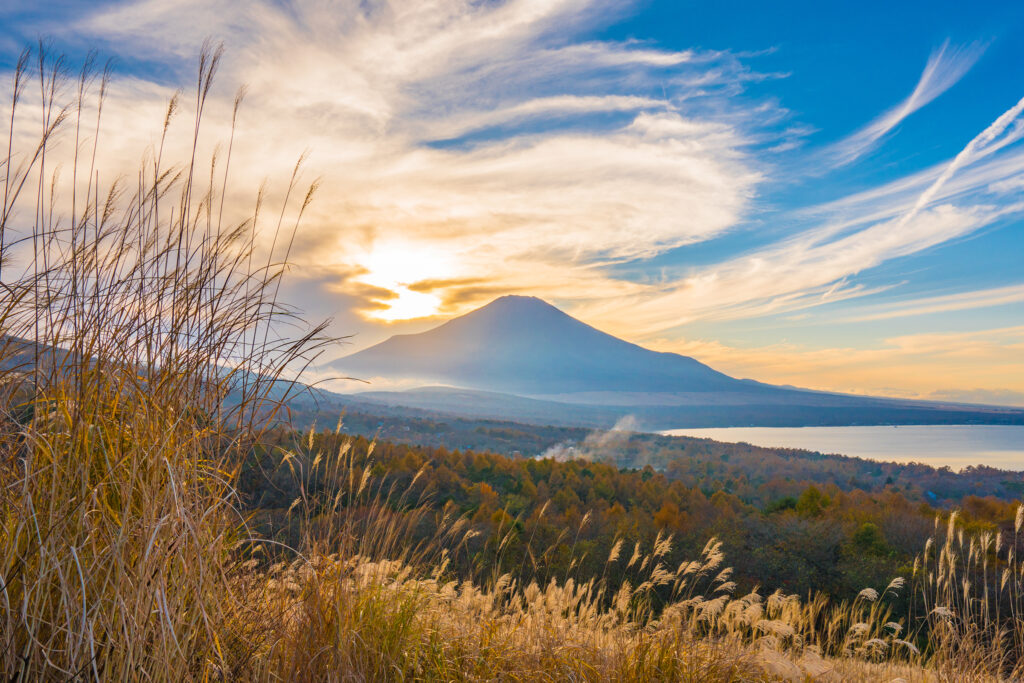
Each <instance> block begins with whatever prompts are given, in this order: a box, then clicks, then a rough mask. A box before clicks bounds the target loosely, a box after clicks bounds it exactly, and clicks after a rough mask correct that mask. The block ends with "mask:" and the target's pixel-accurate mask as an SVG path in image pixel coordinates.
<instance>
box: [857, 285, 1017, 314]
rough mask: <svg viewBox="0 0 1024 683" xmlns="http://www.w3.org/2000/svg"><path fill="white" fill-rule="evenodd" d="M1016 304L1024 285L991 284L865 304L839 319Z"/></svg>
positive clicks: (946, 311)
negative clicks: (954, 291)
mask: <svg viewBox="0 0 1024 683" xmlns="http://www.w3.org/2000/svg"><path fill="white" fill-rule="evenodd" d="M1015 303H1024V284H1020V285H1010V286H1008V287H991V288H988V289H979V290H972V291H968V292H957V293H956V294H944V295H940V296H924V297H916V298H913V299H907V300H903V301H897V302H891V303H886V304H877V305H874V306H869V307H864V308H862V309H860V311H858V312H855V313H854V314H853V315H850V316H846V317H844V318H843V319H842V320H843V321H844V322H867V321H870V320H890V319H892V318H904V317H908V316H915V315H928V314H932V313H949V312H952V311H965V310H975V309H980V308H989V307H992V306H1005V305H1007V304H1015Z"/></svg>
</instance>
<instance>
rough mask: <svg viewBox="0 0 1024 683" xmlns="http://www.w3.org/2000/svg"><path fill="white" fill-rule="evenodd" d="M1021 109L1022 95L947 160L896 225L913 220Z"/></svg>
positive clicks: (1023, 99)
mask: <svg viewBox="0 0 1024 683" xmlns="http://www.w3.org/2000/svg"><path fill="white" fill-rule="evenodd" d="M1021 111H1024V97H1022V98H1021V99H1020V101H1018V102H1017V104H1015V105H1014V106H1012V107H1010V108H1009V109H1007V110H1006V111H1005V112H1003V115H1002V116H1000V117H999V118H998V119H996V120H995V121H993V122H992V123H991V124H989V126H988V128H986V129H985V130H983V131H981V133H979V134H978V135H977V136H975V138H974V139H973V140H971V141H970V142H968V143H967V146H966V147H964V148H963V149H962V150H960V153H959V154H957V155H956V156H955V157H953V160H952V161H951V162H949V166H946V168H945V170H944V171H943V172H942V174H941V175H940V176H939V177H938V178H936V179H935V182H934V183H932V184H931V185H930V186H929V187H928V189H927V190H925V191H924V192H922V193H921V196H920V197H918V198H917V202H915V203H914V206H913V208H911V209H910V211H909V212H907V213H906V214H905V215H904V216H903V217H902V218H901V219H900V220H899V222H898V223H897V224H896V225H897V227H903V226H904V225H906V224H907V223H909V222H910V221H911V220H913V219H914V217H916V216H917V214H919V213H920V212H921V209H923V208H924V207H926V206H927V205H928V204H929V203H930V202H931V201H932V199H933V198H934V197H935V194H936V193H937V192H938V191H939V190H940V189H942V186H943V185H945V184H946V181H947V180H949V179H950V178H951V177H952V176H953V174H954V173H956V172H957V171H958V170H959V169H960V167H961V166H963V165H964V164H965V163H967V161H968V160H969V159H970V158H971V156H973V155H974V153H975V152H976V151H978V150H979V149H983V148H984V147H985V146H986V145H988V144H989V143H991V142H992V141H993V140H995V139H996V138H997V137H999V136H1000V135H1001V134H1002V133H1003V131H1004V130H1006V127H1007V126H1009V125H1010V124H1011V123H1013V121H1014V120H1015V119H1016V118H1017V117H1018V116H1020V113H1021Z"/></svg>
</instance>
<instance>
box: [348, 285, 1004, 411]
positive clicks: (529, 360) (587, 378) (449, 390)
mask: <svg viewBox="0 0 1024 683" xmlns="http://www.w3.org/2000/svg"><path fill="white" fill-rule="evenodd" d="M331 368H332V369H333V370H334V371H336V372H338V373H339V374H342V375H345V376H349V377H360V378H364V379H368V380H371V385H370V386H369V387H366V389H368V390H369V391H368V392H366V393H361V394H355V395H352V396H351V397H350V399H349V400H362V401H369V402H372V403H378V404H388V405H392V406H404V407H406V408H413V409H421V410H434V411H439V412H443V413H448V414H454V415H473V416H482V417H492V418H502V419H510V420H514V419H522V420H526V421H529V422H534V423H546V424H580V425H582V424H602V425H608V424H612V423H614V422H615V420H616V419H617V418H616V416H619V417H621V416H623V415H625V414H631V415H634V416H635V417H636V418H638V421H639V423H640V424H642V425H644V428H648V429H669V428H673V427H677V426H687V427H697V426H801V425H805V426H809V425H854V424H970V423H985V424H1024V410H1022V409H1019V408H1003V407H998V406H972V405H965V404H955V403H939V402H931V401H915V400H901V399H890V398H879V397H871V396H853V395H847V394H835V393H829V392H821V391H811V390H806V389H799V388H794V387H778V386H772V385H768V384H762V383H760V382H756V381H753V380H747V379H743V380H740V379H735V378H733V377H730V376H728V375H726V374H724V373H721V372H719V371H717V370H714V369H713V368H710V367H708V366H707V365H705V364H703V363H701V362H699V361H697V360H695V359H693V358H689V357H687V356H682V355H679V354H676V353H663V352H658V351H652V350H650V349H645V348H643V347H641V346H638V345H636V344H632V343H630V342H627V341H624V340H622V339H619V338H617V337H614V336H612V335H610V334H607V333H605V332H601V331H600V330H597V329H595V328H593V327H591V326H590V325H587V324H585V323H583V322H581V321H579V320H576V319H575V318H573V317H572V316H570V315H567V314H566V313H564V312H562V311H560V310H559V309H557V308H555V307H554V306H552V305H551V304H549V303H547V302H545V301H542V300H540V299H537V298H535V297H525V296H503V297H501V298H499V299H495V300H494V301H492V302H491V303H489V304H487V305H486V306H483V307H482V308H478V309H476V310H474V311H472V312H470V313H467V314H466V315H463V316H460V317H458V318H454V319H452V320H449V321H447V322H445V323H443V324H441V325H439V326H438V327H435V328H433V329H431V330H427V331H426V332H421V333H419V334H408V335H396V336H394V337H391V338H390V339H387V340H386V341H383V342H381V343H379V344H377V345H375V346H371V347H370V348H368V349H365V350H363V351H359V352H357V353H354V354H351V355H349V356H345V357H343V358H340V359H338V360H337V361H334V362H333V363H332V364H331ZM377 378H383V379H386V380H388V381H389V382H391V381H399V382H402V383H404V384H406V385H415V386H416V387H417V388H415V389H410V390H407V391H386V390H383V391H382V390H377V389H375V387H374V386H373V384H372V381H373V380H375V379H377ZM357 397H361V398H360V399H357Z"/></svg>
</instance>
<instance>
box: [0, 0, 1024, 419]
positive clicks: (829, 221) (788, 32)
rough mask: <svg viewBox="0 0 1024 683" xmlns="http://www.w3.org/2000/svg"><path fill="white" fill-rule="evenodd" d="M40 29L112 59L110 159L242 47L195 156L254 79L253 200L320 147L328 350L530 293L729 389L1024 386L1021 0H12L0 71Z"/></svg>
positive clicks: (315, 296)
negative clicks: (198, 75) (734, 384)
mask: <svg viewBox="0 0 1024 683" xmlns="http://www.w3.org/2000/svg"><path fill="white" fill-rule="evenodd" d="M39 37H45V38H46V40H47V41H49V44H50V45H51V46H52V48H53V49H56V50H60V51H63V52H66V53H67V54H68V56H69V58H70V60H71V61H72V62H74V61H75V60H81V59H82V58H84V56H85V55H86V54H87V53H88V52H89V50H97V51H98V53H99V55H100V56H101V58H108V57H110V58H114V59H115V62H114V79H113V81H112V83H111V87H110V95H109V98H108V102H107V104H106V105H105V107H104V119H103V121H104V124H103V131H104V132H103V133H102V135H105V136H108V137H106V138H105V139H106V140H109V141H110V142H109V143H108V144H106V145H104V147H103V150H104V151H103V158H101V159H100V164H99V167H100V168H101V170H102V172H103V173H104V177H114V176H116V175H117V174H118V173H130V172H131V169H132V168H134V167H137V164H138V160H139V159H140V158H141V156H142V155H143V154H144V153H145V150H146V148H147V147H152V145H153V144H154V141H155V139H156V137H157V136H158V134H159V131H160V125H161V123H162V121H163V117H164V112H165V110H166V105H167V101H168V99H169V98H170V97H171V96H172V95H173V94H174V92H175V91H177V90H179V89H185V90H187V88H188V87H189V86H190V85H191V84H193V83H194V79H195V69H196V62H197V56H198V54H199V51H200V49H201V46H202V45H203V43H204V40H206V39H211V38H212V39H213V40H214V41H219V42H222V43H223V44H224V47H225V56H224V61H223V64H222V68H221V70H220V72H219V74H218V80H217V83H216V85H215V88H214V91H213V94H212V102H211V104H210V107H209V110H208V112H207V119H208V122H209V125H208V128H207V129H206V130H207V131H208V132H206V133H204V135H205V136H206V137H204V138H203V141H204V144H205V145H207V146H208V147H209V148H210V149H211V150H212V148H213V147H214V145H215V144H216V142H217V141H222V140H223V139H224V138H225V137H227V136H228V135H229V134H230V129H229V124H230V118H231V110H232V103H233V100H234V96H235V93H236V90H237V88H238V87H239V86H240V85H243V84H244V85H245V86H246V88H247V93H246V98H245V102H244V106H243V109H242V113H241V115H240V117H239V120H238V127H237V132H236V137H235V141H234V144H233V147H232V149H233V150H234V151H233V154H234V155H235V156H234V157H233V161H232V167H231V169H232V171H231V184H232V187H233V188H239V189H238V191H237V192H236V193H234V194H232V198H231V206H232V208H229V211H230V210H236V211H237V212H238V213H239V214H240V215H241V214H243V213H244V211H245V210H246V207H250V206H251V203H252V196H253V195H254V194H255V191H256V188H258V187H259V185H260V183H261V182H263V180H264V179H266V180H267V181H268V183H269V184H268V187H270V188H272V189H271V191H270V196H271V198H280V193H281V189H280V188H282V187H283V186H285V185H286V184H287V181H288V177H289V174H290V172H291V170H292V168H293V167H294V164H295V161H296V159H298V158H299V157H300V156H301V155H303V154H304V153H308V159H307V161H306V163H305V166H304V169H305V170H304V172H303V179H313V178H317V179H319V181H320V190H319V192H318V195H317V199H316V201H315V202H314V204H313V206H312V208H311V209H310V211H309V213H308V214H307V215H306V217H305V219H304V221H303V225H302V228H301V231H300V233H299V237H298V241H297V243H296V245H295V250H294V251H293V254H292V257H293V261H294V264H295V267H294V268H293V269H292V270H291V272H290V274H289V278H290V279H289V280H288V281H287V284H286V286H285V295H286V297H288V299H289V301H291V302H293V303H294V304H295V305H297V306H298V307H300V308H301V309H302V310H304V311H305V314H306V315H307V316H308V317H309V318H310V319H320V318H326V317H329V318H332V319H333V324H332V327H331V329H332V331H333V332H334V333H335V334H338V335H339V336H341V335H346V336H347V341H346V342H345V344H343V345H339V346H338V348H337V350H336V353H335V354H334V355H336V356H340V355H343V354H346V353H350V352H353V351H356V350H359V349H361V348H365V347H366V346H369V345H371V344H373V343H376V342H379V341H381V340H383V339H385V338H387V337H388V336H390V335H392V334H403V333H410V332H417V331H422V330H425V329H428V328H430V327H433V326H435V325H437V324H438V323H439V322H441V321H443V320H445V319H448V318H451V317H453V316H456V315H459V314H462V313H465V312H467V311H469V310H472V309H473V308H476V307H478V306H481V305H484V304H486V303H487V302H488V301H490V300H492V299H493V298H495V297H497V296H500V295H502V294H526V295H533V296H538V297H541V298H543V299H545V300H547V301H550V302H551V303H553V304H555V305H557V306H559V307H561V308H562V309H563V310H565V311H567V312H568V313H570V314H572V315H574V316H575V317H577V318H580V319H581V320H583V321H584V322H587V323H589V324H591V325H594V326H595V327H598V328H599V329H602V330H605V331H607V332H609V333H612V334H615V335H616V336H619V337H622V338H624V339H628V340H629V341H633V342H636V343H639V344H642V345H644V346H648V347H650V348H655V349H658V350H663V351H676V352H679V353H684V354H686V355H691V356H693V357H695V358H697V359H699V360H701V361H703V362H705V363H708V364H709V365H711V366H712V367H715V368H716V369H718V370H721V371H723V372H726V373H728V374H731V375H733V376H737V377H749V378H754V379H758V380H761V381H765V382H772V383H779V384H792V385H796V386H802V387H808V388H815V389H825V390H834V391H847V392H854V393H865V394H876V395H887V396H903V397H915V398H935V399H944V400H964V401H972V402H983V403H1001V404H1016V405H1024V265H1022V263H1024V142H1022V141H1021V138H1022V137H1024V99H1022V98H1024V3H1020V2H1016V1H1004V2H984V1H981V2H972V3H964V2H939V1H930V2H914V1H907V2H900V3H892V2H869V1H865V2H860V3H856V4H850V3H822V2H795V1H789V0H780V1H779V2H773V3H766V2H763V1H758V0H749V1H738V0H720V1H717V2H711V1H706V2H694V1H691V0H641V1H638V2H628V1H625V0H506V1H504V2H501V1H497V0H394V1H392V2H373V1H370V0H348V1H345V0H342V1H341V2H327V1H326V0H295V1H291V2H286V1H284V0H275V1H272V2H257V1H253V2H246V3H241V2H230V3H229V2H223V3H209V2H200V1H187V0H186V1H180V2H174V1H171V0H144V1H142V2H90V3H81V2H70V1H68V0H57V1H56V2H51V3H10V2H3V1H2V0H0V72H2V74H3V80H4V82H5V83H9V80H10V71H11V68H12V65H13V64H14V62H15V60H16V58H17V54H18V52H19V51H20V50H21V49H22V48H23V47H24V46H25V45H26V44H28V43H30V42H32V41H35V40H37V39H38V38H39ZM186 99H187V98H186ZM183 102H185V100H183ZM4 106H7V105H4ZM185 106H186V108H187V102H185ZM2 113H3V110H2V108H0V114H2ZM179 128H180V129H182V130H181V131H180V140H185V139H186V138H187V135H186V134H185V133H187V125H181V126H179ZM179 151H184V149H180V150H179ZM210 153H212V152H210ZM133 165H134V166H133ZM275 193H276V194H275ZM339 388H341V389H344V387H339Z"/></svg>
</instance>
